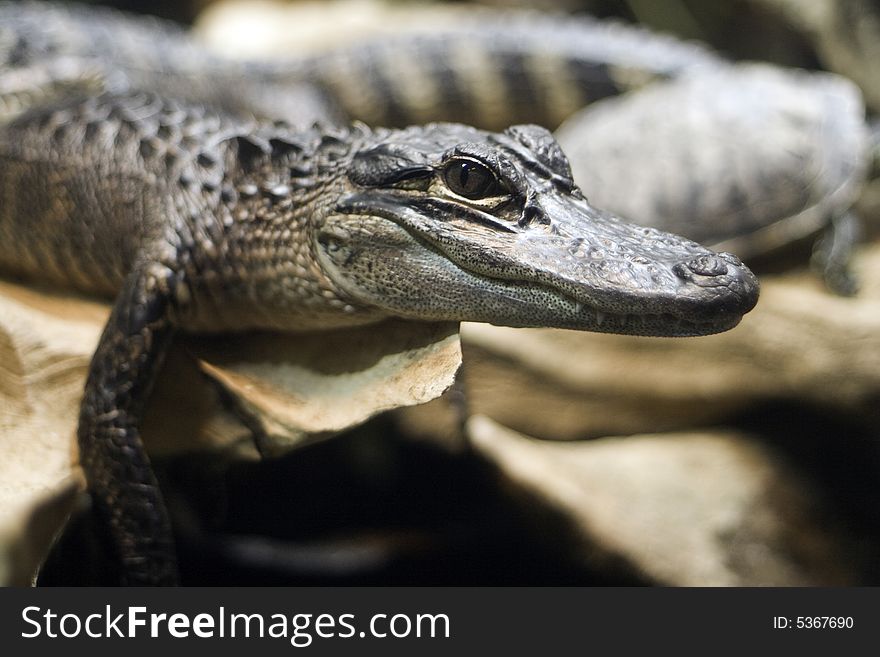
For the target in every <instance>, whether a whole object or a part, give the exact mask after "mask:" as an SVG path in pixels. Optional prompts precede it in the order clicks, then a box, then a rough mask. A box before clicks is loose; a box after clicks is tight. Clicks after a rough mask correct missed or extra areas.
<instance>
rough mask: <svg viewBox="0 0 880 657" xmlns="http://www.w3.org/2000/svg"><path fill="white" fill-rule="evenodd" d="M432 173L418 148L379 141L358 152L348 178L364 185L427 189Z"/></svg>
mask: <svg viewBox="0 0 880 657" xmlns="http://www.w3.org/2000/svg"><path fill="white" fill-rule="evenodd" d="M433 173H434V170H433V169H432V168H431V167H430V166H429V165H428V164H427V163H426V162H425V161H424V156H423V155H422V154H421V153H419V152H418V151H416V150H414V149H411V148H407V147H406V146H403V145H400V144H380V145H379V146H375V147H373V148H371V149H369V150H365V151H361V152H359V153H358V154H357V155H355V157H354V160H353V161H352V163H351V168H350V171H349V174H348V177H349V179H350V180H351V181H352V182H353V183H355V184H357V185H362V186H363V187H403V188H405V189H425V188H426V187H427V184H428V183H429V182H430V177H431V175H432V174H433Z"/></svg>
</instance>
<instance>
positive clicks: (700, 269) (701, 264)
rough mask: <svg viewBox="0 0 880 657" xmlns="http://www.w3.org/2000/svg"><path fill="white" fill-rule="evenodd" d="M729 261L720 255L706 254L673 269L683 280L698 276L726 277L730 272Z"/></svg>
mask: <svg viewBox="0 0 880 657" xmlns="http://www.w3.org/2000/svg"><path fill="white" fill-rule="evenodd" d="M728 264H729V263H728V261H727V260H726V259H725V258H723V257H721V256H720V255H714V254H705V255H701V256H697V257H696V258H692V259H691V260H688V261H687V262H681V263H679V264H677V265H676V266H675V267H673V271H675V273H676V274H678V276H679V277H681V278H685V279H688V278H691V277H692V276H693V275H694V274H696V275H697V276H724V275H725V274H726V273H727V272H728Z"/></svg>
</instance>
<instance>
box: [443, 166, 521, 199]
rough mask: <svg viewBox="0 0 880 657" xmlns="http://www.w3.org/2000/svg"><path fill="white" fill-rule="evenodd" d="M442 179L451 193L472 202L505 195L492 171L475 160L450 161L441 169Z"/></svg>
mask: <svg viewBox="0 0 880 657" xmlns="http://www.w3.org/2000/svg"><path fill="white" fill-rule="evenodd" d="M443 179H444V180H445V181H446V184H447V185H448V186H449V189H451V190H452V191H453V192H455V193H456V194H458V195H459V196H464V197H465V198H469V199H472V200H478V199H481V198H491V197H493V196H501V195H502V194H505V193H506V191H505V189H504V188H503V187H502V186H501V183H499V182H498V179H497V178H496V177H495V174H494V173H492V170H491V169H489V167H487V166H486V165H484V164H480V163H479V162H477V161H476V160H465V159H461V158H457V159H454V160H451V161H450V162H449V163H448V164H447V165H446V167H445V168H444V169H443Z"/></svg>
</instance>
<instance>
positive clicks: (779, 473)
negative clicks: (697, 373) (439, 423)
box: [468, 416, 863, 586]
mask: <svg viewBox="0 0 880 657" xmlns="http://www.w3.org/2000/svg"><path fill="white" fill-rule="evenodd" d="M468 429H469V432H470V436H471V439H472V440H473V445H474V448H475V449H476V450H477V451H478V452H479V453H480V454H482V455H484V456H485V457H486V458H488V459H490V460H492V461H494V462H495V463H496V464H497V466H498V468H499V469H500V470H501V472H502V474H503V476H505V477H506V478H508V479H509V481H510V483H511V485H512V486H513V488H514V490H515V494H517V495H522V496H524V497H526V498H532V499H534V500H537V503H538V504H539V505H543V506H546V507H549V509H550V510H552V511H555V512H556V513H557V514H558V515H559V516H560V517H561V518H562V519H563V521H564V522H565V523H566V524H567V530H568V531H566V532H563V533H560V534H559V535H557V536H548V537H547V540H549V541H554V540H555V541H560V542H561V541H569V542H570V543H571V547H570V549H571V550H572V551H573V552H574V553H576V554H578V555H580V558H581V559H582V560H583V561H584V562H586V563H588V564H589V565H590V566H592V567H595V564H596V563H603V562H607V563H609V564H615V567H617V568H619V567H620V564H621V561H622V562H624V563H627V564H629V565H630V567H631V568H632V569H634V570H636V571H638V572H640V573H642V574H643V575H644V576H645V577H646V578H647V579H648V581H651V582H653V583H655V584H659V585H670V586H816V585H822V586H845V585H850V584H853V583H858V582H859V581H861V577H862V568H863V564H861V563H860V561H859V555H858V552H857V551H856V550H855V549H854V547H853V545H852V544H850V543H849V542H848V541H847V539H843V538H841V534H840V533H839V532H837V531H836V529H837V528H835V527H834V524H833V522H832V521H831V518H832V516H831V515H830V514H829V513H828V510H827V509H824V508H823V506H822V503H821V494H820V493H817V491H816V490H815V489H814V487H813V486H811V485H810V482H809V481H805V480H803V479H802V478H800V477H798V476H797V475H795V474H793V473H792V472H790V471H789V470H788V468H787V467H786V466H785V464H784V463H783V462H782V461H781V460H780V459H778V458H777V457H776V455H774V454H773V453H772V452H771V451H770V450H768V449H767V448H766V447H765V446H763V445H761V444H760V443H759V442H757V441H755V440H753V439H752V438H750V437H749V436H748V435H742V434H738V433H735V432H732V431H694V432H687V433H670V434H663V435H657V434H653V435H650V434H649V435H639V436H631V437H629V438H607V439H601V440H594V441H586V442H577V443H559V442H555V443H554V442H547V441H541V440H536V439H533V438H529V437H528V436H525V435H522V434H518V433H516V432H513V431H511V430H509V429H505V428H503V427H501V426H499V425H498V424H496V423H494V422H492V421H491V420H489V419H488V418H486V417H480V416H476V417H473V418H472V419H471V420H470V422H469V424H468ZM524 504H525V503H524ZM539 513H540V512H538V511H536V512H535V514H536V522H538V523H540V522H541V520H540V516H539Z"/></svg>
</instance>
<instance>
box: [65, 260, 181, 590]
mask: <svg viewBox="0 0 880 657" xmlns="http://www.w3.org/2000/svg"><path fill="white" fill-rule="evenodd" d="M172 279H173V274H172V273H171V272H170V271H169V270H167V269H166V268H164V267H161V266H158V265H151V266H147V267H142V268H139V269H136V270H135V271H134V272H132V273H131V274H130V275H129V277H128V279H127V282H126V284H125V286H124V288H123V290H122V292H121V293H120V294H119V296H118V297H117V299H116V305H115V306H114V308H113V312H112V314H111V315H110V319H109V321H108V323H107V326H106V327H105V329H104V333H103V335H102V336H101V340H100V342H99V343H98V348H97V350H96V352H95V355H94V357H93V358H92V363H91V367H90V370H89V375H88V379H87V382H86V388H85V394H84V397H83V402H82V407H81V409H80V418H79V429H78V438H79V449H80V460H81V463H82V467H83V470H84V471H85V475H86V480H87V481H88V486H89V490H90V492H91V494H92V496H93V500H94V504H95V507H96V510H97V512H98V513H99V514H100V517H101V519H102V520H103V521H104V523H105V526H107V527H109V531H110V534H111V539H112V541H113V544H114V549H115V551H116V555H115V556H116V557H117V558H118V559H119V562H120V565H121V568H122V579H123V583H125V584H133V585H139V584H140V585H174V584H177V579H178V575H177V562H176V556H175V552H174V543H173V537H172V533H171V524H170V521H169V518H168V513H167V510H166V508H165V504H164V501H163V499H162V494H161V492H160V491H159V488H158V483H157V481H156V477H155V475H154V473H153V470H152V468H151V466H150V462H149V458H148V457H147V454H146V451H145V450H144V446H143V443H142V442H141V437H140V432H139V425H140V419H141V415H142V412H143V409H144V405H145V403H146V400H147V398H148V396H149V394H150V391H151V389H152V386H153V382H154V380H155V378H156V373H157V372H158V370H159V368H160V366H161V364H162V361H163V360H164V356H165V354H166V352H167V350H168V346H169V344H170V341H171V337H172V333H173V328H172V324H171V322H170V318H169V313H168V310H169V308H170V307H171V302H172V300H171V292H170V290H173V289H174V287H173V285H170V282H171V280H172Z"/></svg>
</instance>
